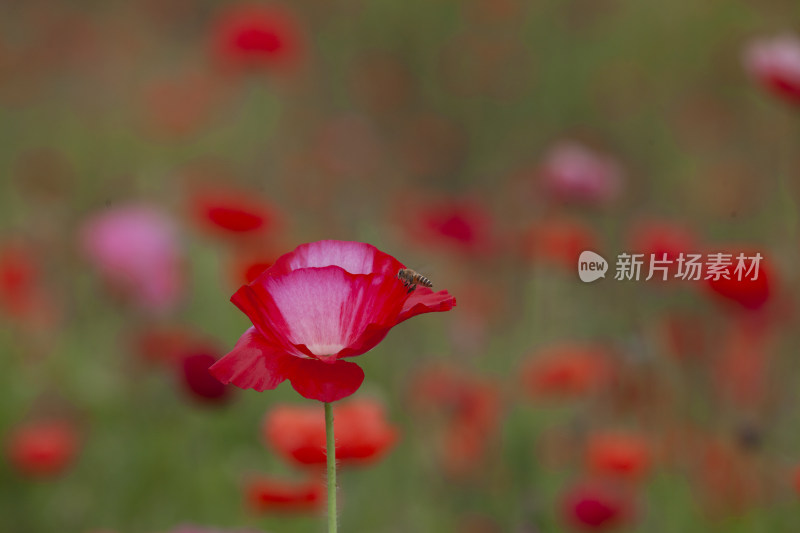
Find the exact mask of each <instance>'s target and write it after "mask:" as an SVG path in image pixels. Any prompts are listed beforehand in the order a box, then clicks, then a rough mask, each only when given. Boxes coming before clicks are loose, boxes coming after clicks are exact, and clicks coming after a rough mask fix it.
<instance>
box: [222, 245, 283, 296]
mask: <svg viewBox="0 0 800 533" xmlns="http://www.w3.org/2000/svg"><path fill="white" fill-rule="evenodd" d="M279 255H280V254H277V253H275V254H273V253H270V252H269V250H265V249H264V246H263V244H261V245H259V246H258V249H252V250H251V249H249V247H244V248H240V249H238V250H235V251H234V255H233V257H232V260H231V267H230V274H231V276H230V277H231V279H232V280H233V282H234V284H235V285H236V286H241V285H242V284H243V283H252V282H253V281H254V280H255V279H256V278H257V277H258V276H260V275H261V273H262V272H264V271H265V270H266V269H268V268H269V267H271V266H272V265H273V264H274V263H275V260H276V259H277V258H278V256H279Z"/></svg>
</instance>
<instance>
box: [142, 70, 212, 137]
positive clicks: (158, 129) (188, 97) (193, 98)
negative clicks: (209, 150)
mask: <svg viewBox="0 0 800 533" xmlns="http://www.w3.org/2000/svg"><path fill="white" fill-rule="evenodd" d="M222 96H223V87H222V85H221V84H220V83H219V82H218V81H217V80H215V79H213V78H212V77H210V76H209V75H207V74H206V73H201V72H184V73H180V74H178V75H177V76H176V75H172V76H171V77H168V78H159V79H154V80H152V81H151V82H149V83H148V85H147V86H146V87H145V88H144V93H143V95H142V98H143V100H144V102H143V103H144V109H143V112H144V113H143V114H144V118H145V120H146V121H147V126H149V127H150V129H151V130H152V132H153V133H155V134H156V135H159V136H164V137H167V138H180V137H185V136H189V135H192V134H194V133H197V132H198V131H200V130H201V128H202V127H203V126H205V125H206V124H207V123H208V121H209V119H210V118H211V115H212V111H213V110H214V107H215V106H216V105H217V104H218V103H219V102H220V101H221V100H222Z"/></svg>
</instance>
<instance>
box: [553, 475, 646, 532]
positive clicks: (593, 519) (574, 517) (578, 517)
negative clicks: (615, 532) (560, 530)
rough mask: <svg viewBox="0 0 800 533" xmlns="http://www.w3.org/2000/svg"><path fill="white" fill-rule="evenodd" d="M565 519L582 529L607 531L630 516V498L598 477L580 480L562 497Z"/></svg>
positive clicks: (628, 519) (631, 499) (632, 509)
mask: <svg viewBox="0 0 800 533" xmlns="http://www.w3.org/2000/svg"><path fill="white" fill-rule="evenodd" d="M561 505H562V512H563V514H564V518H565V520H566V521H567V523H569V524H570V525H572V526H573V527H575V528H577V529H580V530H583V531H608V530H611V529H614V528H616V527H619V526H621V525H623V524H625V523H627V522H630V521H631V519H632V518H633V511H634V502H633V498H632V497H631V496H630V495H629V494H627V493H626V492H624V491H622V490H620V488H619V487H616V486H614V485H611V484H607V483H603V482H600V481H597V480H590V481H585V482H581V483H579V484H577V485H575V486H573V487H571V488H569V489H568V490H567V491H566V492H565V494H564V495H563V496H562V503H561Z"/></svg>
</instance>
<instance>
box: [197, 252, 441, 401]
mask: <svg viewBox="0 0 800 533" xmlns="http://www.w3.org/2000/svg"><path fill="white" fill-rule="evenodd" d="M403 268H405V266H404V265H403V264H402V263H400V262H399V261H398V260H397V259H395V258H394V257H392V256H390V255H387V254H385V253H383V252H381V251H380V250H378V249H377V248H375V247H374V246H371V245H369V244H365V243H360V242H344V241H319V242H313V243H309V244H304V245H301V246H299V247H297V248H296V249H295V250H294V251H293V252H290V253H288V254H285V255H283V256H281V257H279V258H278V259H277V260H276V261H275V264H274V265H272V266H271V267H270V268H268V269H267V270H266V271H264V273H262V274H261V275H260V276H259V277H258V278H256V279H255V280H254V281H253V282H252V283H249V284H247V285H244V286H243V287H242V288H240V289H239V290H238V291H237V292H236V293H235V294H234V295H233V297H231V301H232V302H233V303H234V305H236V306H237V307H238V308H239V309H241V310H242V312H244V314H246V315H247V317H248V318H250V320H251V321H252V322H253V327H251V328H250V329H248V330H247V331H245V333H244V335H242V337H241V338H240V339H239V342H238V343H237V344H236V346H235V347H234V349H233V351H231V352H230V353H229V354H228V355H226V356H225V357H223V358H222V359H220V360H219V361H217V363H215V364H214V365H213V366H212V367H211V368H210V372H211V374H212V375H213V376H214V377H216V378H217V379H219V380H220V381H222V382H223V383H232V384H234V385H236V386H237V387H240V388H243V389H255V390H257V391H263V390H267V389H270V390H271V389H274V388H276V387H277V386H278V385H279V384H280V383H282V382H283V381H285V380H287V379H288V380H289V381H290V382H291V384H292V387H294V389H295V390H296V391H297V392H298V393H300V395H301V396H303V397H305V398H309V399H312V400H319V401H322V402H333V401H336V400H340V399H342V398H344V397H346V396H349V395H351V394H353V393H354V392H355V391H356V390H358V388H359V387H360V386H361V383H362V382H363V380H364V372H363V370H361V368H360V367H359V366H358V365H357V364H355V363H351V362H348V361H345V360H344V358H347V357H355V356H357V355H361V354H363V353H365V352H367V351H369V350H371V349H372V348H374V347H375V346H376V345H377V344H378V343H379V342H380V341H382V340H383V338H384V337H385V336H386V334H387V333H388V332H389V330H390V329H392V328H393V327H394V326H396V325H397V324H399V323H400V322H403V321H405V320H407V319H409V318H411V317H413V316H416V315H419V314H422V313H430V312H435V311H449V310H450V309H452V308H453V307H454V306H455V303H456V301H455V298H453V297H452V296H451V295H450V294H448V292H447V291H440V292H436V293H434V292H433V291H432V290H430V289H428V288H425V287H417V288H416V289H414V290H411V291H409V288H408V287H406V286H405V285H404V284H403V282H402V281H400V279H398V277H397V273H398V272H399V271H400V270H401V269H403Z"/></svg>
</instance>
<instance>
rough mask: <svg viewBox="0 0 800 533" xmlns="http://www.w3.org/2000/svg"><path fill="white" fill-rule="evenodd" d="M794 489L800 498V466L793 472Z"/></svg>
mask: <svg viewBox="0 0 800 533" xmlns="http://www.w3.org/2000/svg"><path fill="white" fill-rule="evenodd" d="M792 488H794V491H795V492H796V493H797V495H798V496H800V466H796V467H794V469H793V470H792Z"/></svg>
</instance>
